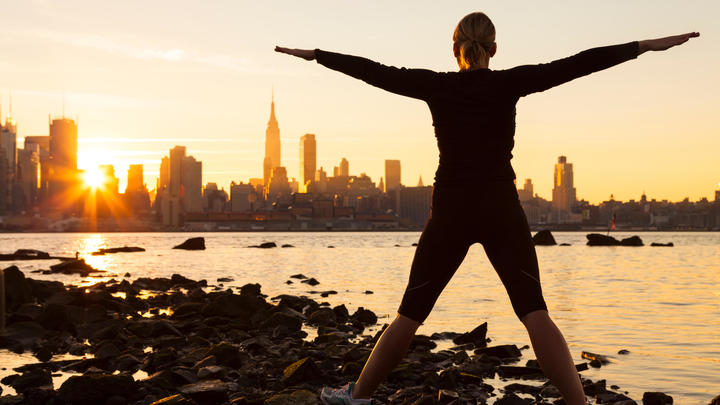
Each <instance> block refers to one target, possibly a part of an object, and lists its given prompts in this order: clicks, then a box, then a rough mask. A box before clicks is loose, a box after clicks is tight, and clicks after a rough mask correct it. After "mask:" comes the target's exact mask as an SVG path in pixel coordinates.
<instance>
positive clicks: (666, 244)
mask: <svg viewBox="0 0 720 405" xmlns="http://www.w3.org/2000/svg"><path fill="white" fill-rule="evenodd" d="M650 246H653V247H659V246H665V247H673V246H675V244H673V243H672V242H668V243H660V242H653V243H651V244H650Z"/></svg>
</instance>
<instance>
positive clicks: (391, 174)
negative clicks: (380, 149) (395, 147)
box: [383, 159, 400, 192]
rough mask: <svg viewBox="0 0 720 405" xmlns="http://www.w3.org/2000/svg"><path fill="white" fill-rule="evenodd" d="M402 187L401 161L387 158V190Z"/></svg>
mask: <svg viewBox="0 0 720 405" xmlns="http://www.w3.org/2000/svg"><path fill="white" fill-rule="evenodd" d="M398 187H400V161H399V160H391V159H388V160H385V190H383V191H385V192H389V191H391V190H395V189H397V188H398Z"/></svg>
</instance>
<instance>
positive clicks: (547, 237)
mask: <svg viewBox="0 0 720 405" xmlns="http://www.w3.org/2000/svg"><path fill="white" fill-rule="evenodd" d="M532 240H533V243H534V244H535V245H536V246H554V245H557V242H555V238H554V237H553V235H552V233H551V232H550V231H548V230H546V229H544V230H542V231H539V232H538V233H536V234H535V236H533V237H532Z"/></svg>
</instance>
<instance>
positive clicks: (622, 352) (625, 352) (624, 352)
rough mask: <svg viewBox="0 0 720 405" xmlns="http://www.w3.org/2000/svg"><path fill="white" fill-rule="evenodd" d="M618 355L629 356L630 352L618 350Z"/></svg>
mask: <svg viewBox="0 0 720 405" xmlns="http://www.w3.org/2000/svg"><path fill="white" fill-rule="evenodd" d="M618 354H630V350H627V349H621V350H618Z"/></svg>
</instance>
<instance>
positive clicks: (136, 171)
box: [125, 165, 145, 193]
mask: <svg viewBox="0 0 720 405" xmlns="http://www.w3.org/2000/svg"><path fill="white" fill-rule="evenodd" d="M144 188H145V185H144V183H143V165H130V167H129V168H128V175H127V187H126V188H125V192H126V193H127V192H133V191H140V190H143V189H144Z"/></svg>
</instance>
